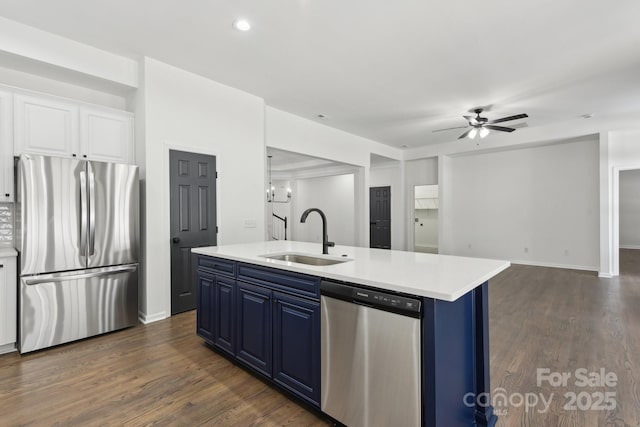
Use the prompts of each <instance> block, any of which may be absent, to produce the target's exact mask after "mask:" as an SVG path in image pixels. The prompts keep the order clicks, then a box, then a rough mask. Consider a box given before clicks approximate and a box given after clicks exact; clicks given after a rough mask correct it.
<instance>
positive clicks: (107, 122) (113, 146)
mask: <svg viewBox="0 0 640 427" xmlns="http://www.w3.org/2000/svg"><path fill="white" fill-rule="evenodd" d="M80 136H81V138H80V141H81V142H80V151H81V152H82V156H83V157H87V158H89V159H92V160H101V161H104V162H119V163H133V116H132V115H131V114H129V113H126V112H119V111H116V112H114V111H110V110H103V109H100V108H94V107H84V106H83V107H82V108H81V109H80Z"/></svg>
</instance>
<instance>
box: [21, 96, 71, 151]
mask: <svg viewBox="0 0 640 427" xmlns="http://www.w3.org/2000/svg"><path fill="white" fill-rule="evenodd" d="M13 116H14V121H13V123H14V143H13V147H14V151H13V152H14V154H15V155H16V156H18V155H20V154H22V153H36V154H50V155H54V156H70V155H74V154H75V155H76V156H78V157H79V155H80V153H79V148H80V146H79V138H78V133H79V126H78V116H79V107H78V105H77V104H74V103H71V102H67V101H65V100H62V99H55V98H47V97H35V96H30V95H24V94H19V93H16V94H15V95H14V111H13Z"/></svg>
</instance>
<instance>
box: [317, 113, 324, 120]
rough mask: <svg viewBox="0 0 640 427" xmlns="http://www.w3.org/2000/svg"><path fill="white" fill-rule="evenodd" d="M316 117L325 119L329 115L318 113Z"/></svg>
mask: <svg viewBox="0 0 640 427" xmlns="http://www.w3.org/2000/svg"><path fill="white" fill-rule="evenodd" d="M316 117H317V118H319V119H323V120H324V119H326V118H327V116H326V115H324V114H318V115H316Z"/></svg>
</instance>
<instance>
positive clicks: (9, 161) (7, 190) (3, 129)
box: [0, 90, 13, 202]
mask: <svg viewBox="0 0 640 427" xmlns="http://www.w3.org/2000/svg"><path fill="white" fill-rule="evenodd" d="M0 202H13V94H12V93H11V92H7V91H3V90H0Z"/></svg>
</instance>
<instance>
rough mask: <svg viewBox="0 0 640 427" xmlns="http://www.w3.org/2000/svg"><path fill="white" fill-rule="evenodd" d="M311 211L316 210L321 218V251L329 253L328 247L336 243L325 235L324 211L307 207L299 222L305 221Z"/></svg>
mask: <svg viewBox="0 0 640 427" xmlns="http://www.w3.org/2000/svg"><path fill="white" fill-rule="evenodd" d="M311 212H318V214H320V218H322V253H323V254H327V255H328V254H329V248H330V247H334V246H335V245H336V244H335V243H334V242H330V241H329V236H328V235H327V217H326V216H324V212H322V211H321V210H320V209H318V208H309V209H307V210H306V211H304V212H303V213H302V217H301V218H300V222H302V223H304V222H306V221H307V217H308V216H309V214H310V213H311Z"/></svg>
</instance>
